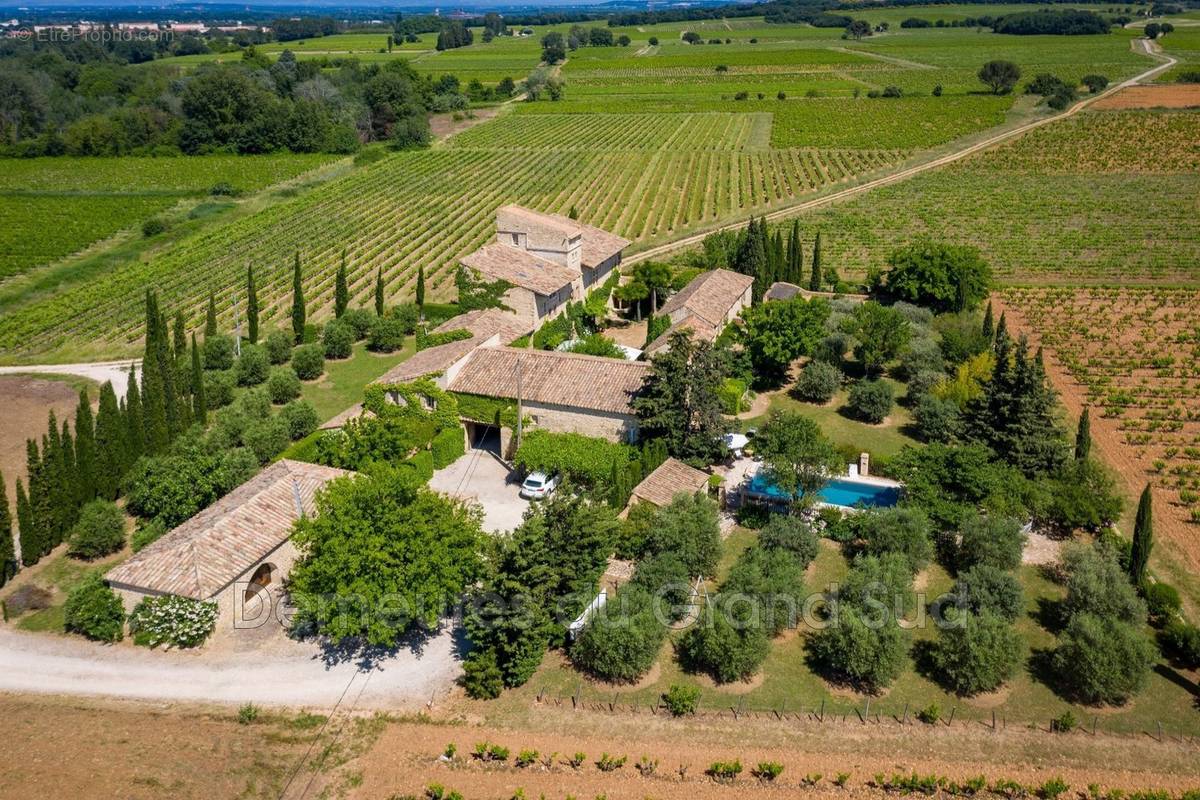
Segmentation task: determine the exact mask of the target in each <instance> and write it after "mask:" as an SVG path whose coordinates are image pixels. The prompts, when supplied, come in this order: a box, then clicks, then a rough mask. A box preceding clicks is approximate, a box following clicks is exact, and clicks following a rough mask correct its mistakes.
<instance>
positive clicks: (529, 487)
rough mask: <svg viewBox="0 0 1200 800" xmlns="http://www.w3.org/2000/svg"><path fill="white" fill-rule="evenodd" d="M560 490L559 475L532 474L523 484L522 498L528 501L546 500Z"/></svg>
mask: <svg viewBox="0 0 1200 800" xmlns="http://www.w3.org/2000/svg"><path fill="white" fill-rule="evenodd" d="M557 488H558V475H547V474H546V473H544V472H531V473H529V476H528V477H526V478H525V480H524V481H523V482H522V483H521V497H524V498H525V499H527V500H544V499H545V498H547V497H549V496H550V493H551V492H553V491H554V490H555V489H557Z"/></svg>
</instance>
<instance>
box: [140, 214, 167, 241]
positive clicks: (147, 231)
mask: <svg viewBox="0 0 1200 800" xmlns="http://www.w3.org/2000/svg"><path fill="white" fill-rule="evenodd" d="M166 230H167V223H166V222H165V221H164V220H163V218H162V217H151V218H150V219H148V220H146V221H145V222H143V223H142V236H144V237H145V238H147V239H149V238H151V237H153V236H158V235H159V234H160V233H166Z"/></svg>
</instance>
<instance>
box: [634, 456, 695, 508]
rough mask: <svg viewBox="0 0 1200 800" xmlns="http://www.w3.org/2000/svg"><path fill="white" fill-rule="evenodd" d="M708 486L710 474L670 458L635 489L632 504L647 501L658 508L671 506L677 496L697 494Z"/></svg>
mask: <svg viewBox="0 0 1200 800" xmlns="http://www.w3.org/2000/svg"><path fill="white" fill-rule="evenodd" d="M707 486H708V473H706V472H701V471H700V470H698V469H696V468H695V467H689V466H688V465H687V464H685V463H683V462H682V461H676V460H675V459H673V458H668V459H667V460H666V461H664V462H663V463H661V464H659V465H658V467H657V468H656V469H655V470H654V471H653V472H651V473H650V474H649V475H647V476H646V477H645V478H643V479H642V482H641V483H639V484H638V485H637V486H635V487H634V488H633V493H632V494H631V495H630V502H631V503H632V502H633V500H634V499H638V500H645V501H646V502H647V503H653V504H654V505H656V506H659V507H661V506H669V505H670V504H671V501H672V500H674V499H675V495H677V494H695V493H696V492H701V491H704V490H705V489H706V488H707Z"/></svg>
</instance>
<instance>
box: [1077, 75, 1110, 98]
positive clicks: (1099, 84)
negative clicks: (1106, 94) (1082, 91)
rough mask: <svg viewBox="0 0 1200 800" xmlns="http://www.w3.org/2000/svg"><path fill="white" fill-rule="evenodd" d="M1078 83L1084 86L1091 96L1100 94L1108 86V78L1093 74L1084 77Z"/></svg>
mask: <svg viewBox="0 0 1200 800" xmlns="http://www.w3.org/2000/svg"><path fill="white" fill-rule="evenodd" d="M1079 82H1080V83H1082V84H1083V85H1084V86H1086V87H1087V88H1088V91H1089V92H1091V93H1092V94H1095V93H1096V92H1102V91H1104V89H1105V87H1107V86H1108V78H1107V77H1105V76H1104V75H1096V74H1095V73H1092V74H1089V75H1084V76H1083V77H1082V78H1081V79H1080V81H1079Z"/></svg>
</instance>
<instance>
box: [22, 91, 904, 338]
mask: <svg viewBox="0 0 1200 800" xmlns="http://www.w3.org/2000/svg"><path fill="white" fill-rule="evenodd" d="M648 120H649V118H646V117H642V116H631V117H619V116H612V115H606V116H603V117H596V118H593V119H591V120H586V121H585V120H580V119H578V118H575V117H571V116H564V117H553V116H550V117H545V116H537V117H513V118H511V120H510V119H507V118H506V119H501V120H499V121H496V122H494V123H490V124H489V125H484V126H480V127H479V128H477V129H476V130H474V131H471V132H469V133H467V134H464V135H463V137H462V139H461V140H458V141H456V142H455V143H454V144H453V145H452V146H449V147H444V148H438V149H434V150H431V151H424V152H406V153H397V154H394V155H391V156H389V157H388V158H386V159H384V160H383V161H381V162H379V163H377V164H374V165H371V166H369V167H365V168H362V169H360V170H358V171H356V172H354V173H352V174H351V175H348V176H346V177H344V178H341V179H338V180H334V181H332V182H330V183H328V184H325V185H322V186H319V187H315V188H312V189H310V190H308V191H306V192H303V193H301V194H300V195H299V196H297V197H295V198H293V199H291V200H287V201H284V202H281V203H279V204H277V205H274V206H271V207H269V208H267V209H265V210H263V211H261V212H259V213H257V214H253V215H249V216H247V217H244V218H242V219H240V220H238V221H236V222H233V223H230V224H228V225H225V226H223V227H220V228H216V229H214V230H211V231H209V232H205V233H202V234H197V235H195V236H193V237H191V238H189V239H186V240H184V241H183V242H181V243H180V244H179V245H177V246H175V247H173V248H171V249H170V250H169V251H167V252H166V253H165V254H163V255H160V256H157V257H155V258H153V259H151V260H149V261H147V262H137V263H126V264H124V265H122V266H119V267H117V268H115V269H114V270H112V271H111V272H109V273H107V274H105V275H104V276H102V277H99V278H97V279H96V280H94V281H91V282H89V283H88V284H87V285H84V286H78V287H73V288H70V289H67V290H65V291H63V292H61V293H59V294H57V295H55V296H53V297H51V298H49V299H46V300H44V301H41V302H37V303H35V304H31V305H27V306H25V307H23V308H19V309H17V310H14V311H13V312H12V313H10V314H6V315H5V317H4V319H3V320H0V348H2V349H4V350H6V351H8V352H12V353H20V352H36V351H44V350H51V349H55V348H57V347H61V346H63V345H64V344H67V343H69V342H71V341H78V340H96V339H98V338H103V339H106V340H109V341H112V342H114V343H118V344H119V343H121V342H131V341H133V340H135V339H136V338H137V337H138V336H139V335H140V325H141V315H142V311H141V305H140V295H141V292H142V291H143V289H144V288H145V287H147V286H153V287H155V288H156V289H157V290H158V292H159V293H160V296H161V298H162V302H163V305H164V306H166V307H169V308H182V309H184V310H185V311H186V312H187V313H188V314H189V316H190V318H191V322H193V323H195V322H196V321H197V320H198V319H199V316H200V314H201V313H202V311H203V303H204V300H205V298H206V297H207V295H208V293H209V292H210V291H211V292H215V293H216V294H217V296H218V298H219V301H220V302H219V304H218V305H219V308H221V309H222V310H223V311H224V314H225V316H226V317H230V316H231V315H232V311H231V310H229V309H231V305H230V302H229V301H230V298H231V297H232V296H233V295H234V294H235V293H241V291H242V283H243V281H244V276H245V271H246V268H247V266H248V265H253V266H254V268H255V270H256V274H257V276H258V282H259V295H260V298H261V299H262V301H263V302H264V316H265V317H266V318H267V319H270V318H271V317H272V316H274V315H277V314H278V313H280V311H281V309H284V308H285V306H286V303H287V302H288V298H289V296H290V264H291V258H292V254H293V252H295V251H299V252H300V254H301V257H302V259H303V261H304V264H305V276H306V286H305V293H306V297H307V299H308V301H309V303H310V305H311V306H312V307H313V308H314V309H317V308H320V307H322V306H323V305H326V304H327V303H328V301H329V299H330V298H331V295H332V290H333V286H332V284H333V276H334V271H335V269H336V265H337V264H338V262H339V260H340V258H341V253H342V251H343V249H345V250H346V251H347V259H348V264H349V267H350V274H351V291H352V294H353V295H354V296H355V297H356V301H355V302H366V301H368V300H369V296H370V292H371V288H372V285H373V281H374V277H375V275H376V272H377V271H378V270H382V272H383V275H384V279H385V282H386V285H387V291H388V294H389V296H390V297H391V298H392V299H397V298H400V297H403V296H407V295H408V293H409V292H411V290H412V285H413V282H414V281H415V277H416V273H417V268H418V267H419V266H424V267H425V271H426V274H427V275H428V276H429V279H430V288H431V291H433V292H434V293H436V294H439V295H441V296H443V297H449V296H450V294H451V292H452V289H453V280H452V278H453V270H452V267H453V266H454V264H455V263H456V261H457V259H458V258H459V257H461V256H462V255H463V254H465V253H467V252H470V251H471V250H472V249H474V248H476V247H478V246H479V245H480V244H482V243H483V242H484V241H486V239H487V238H488V237H489V235H490V234H491V231H492V229H493V224H494V219H493V217H494V214H495V210H496V209H497V208H498V207H499V206H501V205H504V204H506V203H513V202H516V203H521V204H523V205H527V206H530V207H532V208H537V209H542V210H548V211H558V212H563V213H565V212H566V211H567V210H568V209H570V208H571V207H575V208H576V209H577V211H578V212H579V214H580V218H581V219H583V220H585V221H587V222H590V223H593V224H596V225H600V226H602V227H604V228H606V229H609V230H612V231H614V232H616V233H619V234H621V235H623V236H626V237H628V238H630V239H632V240H634V241H636V242H639V243H642V242H654V241H661V240H663V239H666V238H669V237H672V236H675V235H678V234H680V233H682V232H685V231H689V230H694V229H697V228H700V227H703V226H711V225H713V224H715V223H717V222H718V221H720V220H724V219H733V218H738V217H744V216H746V215H748V214H750V213H753V212H758V211H765V210H769V209H771V208H773V207H777V206H778V205H780V204H782V203H785V202H790V201H792V200H793V199H794V198H796V197H799V196H802V195H805V194H808V193H811V192H812V191H814V190H815V189H819V188H821V187H824V186H828V185H830V184H833V183H837V182H839V181H844V180H847V179H852V178H856V177H858V176H860V175H863V174H864V173H868V172H871V171H873V170H877V169H880V168H884V167H887V166H889V165H892V164H895V163H897V162H898V161H900V160H901V159H903V158H904V156H905V155H906V154H905V152H904V151H901V150H896V149H870V150H866V149H862V150H860V149H813V148H792V149H782V150H771V149H768V148H767V147H766V143H767V138H768V134H769V130H768V129H767V128H766V127H765V125H764V121H763V120H762V119H761V118H760V117H758V116H756V115H749V116H736V115H718V114H706V115H699V116H698V117H696V118H690V117H686V116H672V117H670V118H668V119H667V121H666V122H665V123H664V122H661V121H654V122H653V123H652V124H648ZM581 122H584V123H585V124H583V125H582V126H580V123H581ZM493 126H498V131H499V132H498V133H493V132H492V130H491V129H492V127H493ZM504 126H511V127H510V128H505V127H504ZM514 141H519V142H521V143H522V145H523V146H522V147H521V148H519V149H518V148H514V147H513V146H512V145H511V143H512V142H514ZM575 142H585V143H586V145H585V146H582V147H576V146H575V144H574V143H575ZM555 143H557V145H558V146H557V147H556V146H554V145H555ZM530 150H533V151H536V155H531V153H530V152H529V151H530Z"/></svg>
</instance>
